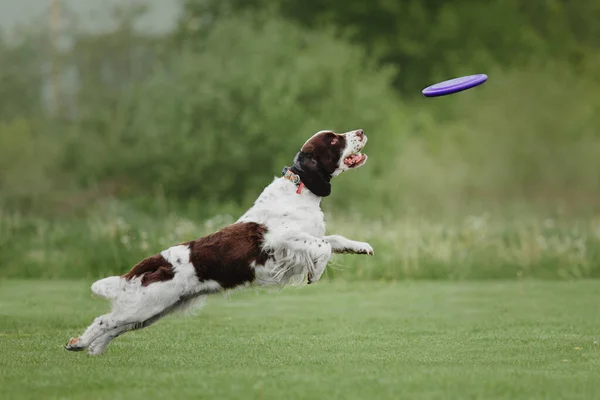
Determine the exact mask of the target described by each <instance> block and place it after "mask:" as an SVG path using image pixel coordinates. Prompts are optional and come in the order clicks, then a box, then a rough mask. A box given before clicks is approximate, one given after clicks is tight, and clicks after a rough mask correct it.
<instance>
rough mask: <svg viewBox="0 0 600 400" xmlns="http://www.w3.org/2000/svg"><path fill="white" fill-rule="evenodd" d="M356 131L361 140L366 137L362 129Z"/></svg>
mask: <svg viewBox="0 0 600 400" xmlns="http://www.w3.org/2000/svg"><path fill="white" fill-rule="evenodd" d="M354 133H355V134H356V136H358V138H359V139H360V140H363V139H364V138H365V133H364V132H363V130H362V129H357V130H356V131H355V132H354Z"/></svg>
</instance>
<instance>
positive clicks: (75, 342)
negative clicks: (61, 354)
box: [65, 338, 85, 351]
mask: <svg viewBox="0 0 600 400" xmlns="http://www.w3.org/2000/svg"><path fill="white" fill-rule="evenodd" d="M65 349H66V350H69V351H81V350H84V349H85V347H84V346H83V344H82V343H81V339H80V338H71V339H70V340H69V342H68V343H67V344H66V345H65Z"/></svg>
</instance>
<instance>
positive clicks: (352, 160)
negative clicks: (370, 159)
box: [344, 152, 367, 168]
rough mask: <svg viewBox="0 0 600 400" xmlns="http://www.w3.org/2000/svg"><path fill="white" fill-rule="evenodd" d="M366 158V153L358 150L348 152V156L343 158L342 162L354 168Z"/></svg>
mask: <svg viewBox="0 0 600 400" xmlns="http://www.w3.org/2000/svg"><path fill="white" fill-rule="evenodd" d="M366 160H367V155H366V154H362V153H361V152H358V153H353V154H350V155H349V156H348V157H346V158H344V164H346V165H347V166H348V167H349V168H356V167H359V166H361V165H363V164H364V162H365V161H366Z"/></svg>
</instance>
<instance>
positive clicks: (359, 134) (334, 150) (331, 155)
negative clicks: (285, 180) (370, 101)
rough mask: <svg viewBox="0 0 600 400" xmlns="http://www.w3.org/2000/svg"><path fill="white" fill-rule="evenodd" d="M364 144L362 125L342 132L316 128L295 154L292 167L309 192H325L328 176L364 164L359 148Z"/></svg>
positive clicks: (324, 194) (327, 185) (365, 141)
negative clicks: (353, 129)
mask: <svg viewBox="0 0 600 400" xmlns="http://www.w3.org/2000/svg"><path fill="white" fill-rule="evenodd" d="M366 144H367V135H365V133H364V132H363V131H362V129H357V130H355V131H350V132H346V133H335V132H332V131H320V132H317V133H316V134H314V135H313V136H312V137H311V138H310V139H308V140H307V141H306V143H304V146H302V149H300V152H298V154H296V158H295V159H294V165H293V166H292V170H293V172H295V173H296V174H298V175H299V176H300V179H301V180H302V182H303V183H304V185H305V186H306V187H307V188H308V189H309V190H310V191H311V192H313V193H314V194H316V195H317V196H321V197H324V196H329V194H330V193H331V183H330V181H331V178H333V177H334V176H337V175H339V174H341V173H342V172H345V171H348V170H349V169H354V168H358V167H361V166H363V165H364V164H365V162H366V161H367V155H366V154H362V153H361V150H362V149H363V147H365V145H366Z"/></svg>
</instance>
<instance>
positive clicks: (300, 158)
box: [292, 152, 331, 197]
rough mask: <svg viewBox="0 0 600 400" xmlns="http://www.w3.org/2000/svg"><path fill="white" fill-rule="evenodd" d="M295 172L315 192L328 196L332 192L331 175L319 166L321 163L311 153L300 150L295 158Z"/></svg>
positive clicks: (293, 168) (293, 167)
mask: <svg viewBox="0 0 600 400" xmlns="http://www.w3.org/2000/svg"><path fill="white" fill-rule="evenodd" d="M292 170H293V172H295V173H296V174H298V175H299V176H300V179H301V180H302V183H304V186H306V187H307V188H308V190H310V191H311V192H313V194H315V195H317V196H320V197H327V196H329V195H330V194H331V183H329V181H330V180H331V177H330V176H329V175H328V174H327V173H326V172H325V171H323V170H322V169H321V168H319V163H318V162H317V160H315V159H314V157H312V156H311V155H310V154H307V153H303V152H299V153H298V154H296V157H295V158H294V165H293V166H292Z"/></svg>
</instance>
